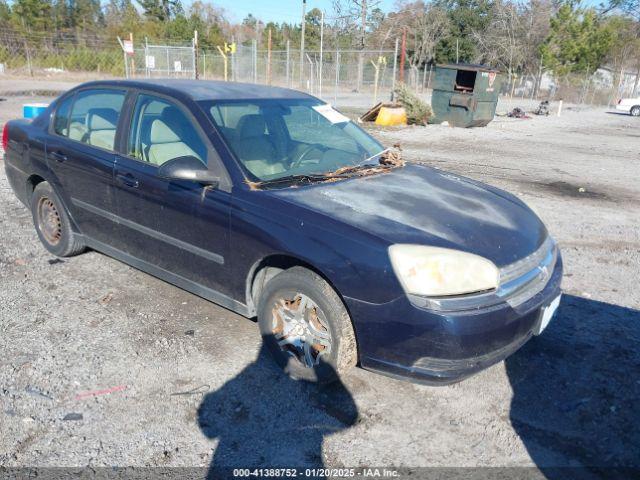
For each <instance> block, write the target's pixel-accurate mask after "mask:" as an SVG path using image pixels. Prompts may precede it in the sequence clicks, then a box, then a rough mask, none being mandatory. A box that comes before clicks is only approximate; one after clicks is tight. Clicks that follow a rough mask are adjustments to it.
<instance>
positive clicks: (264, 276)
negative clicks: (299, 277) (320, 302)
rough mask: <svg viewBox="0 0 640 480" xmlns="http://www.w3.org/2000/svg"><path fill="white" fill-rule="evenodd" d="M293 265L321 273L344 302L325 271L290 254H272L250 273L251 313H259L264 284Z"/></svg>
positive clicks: (248, 293) (248, 303)
mask: <svg viewBox="0 0 640 480" xmlns="http://www.w3.org/2000/svg"><path fill="white" fill-rule="evenodd" d="M291 267H304V268H306V269H308V270H311V271H312V272H314V273H316V274H318V275H320V276H321V277H322V278H323V279H324V281H325V282H327V283H328V284H329V285H331V288H333V290H334V291H335V292H336V293H337V294H338V296H339V297H340V299H341V300H342V303H344V299H343V298H342V295H341V294H340V292H339V291H338V289H336V287H335V285H333V283H332V282H331V280H329V279H328V278H327V276H326V275H325V274H324V273H322V272H321V271H320V270H318V269H317V268H316V267H314V266H313V265H311V264H310V263H308V262H305V261H304V260H301V259H299V258H296V257H293V256H290V255H271V256H269V257H265V258H263V259H262V260H260V261H259V262H256V263H255V264H254V265H253V267H252V268H251V270H250V272H249V275H248V276H247V287H246V296H247V307H249V313H250V315H254V316H255V315H256V314H257V303H258V299H259V298H260V294H261V293H262V290H263V289H264V286H265V285H266V284H267V282H268V281H269V280H271V279H272V278H273V277H275V276H276V275H277V274H278V273H280V272H282V271H283V270H287V269H289V268H291ZM345 308H346V305H345Z"/></svg>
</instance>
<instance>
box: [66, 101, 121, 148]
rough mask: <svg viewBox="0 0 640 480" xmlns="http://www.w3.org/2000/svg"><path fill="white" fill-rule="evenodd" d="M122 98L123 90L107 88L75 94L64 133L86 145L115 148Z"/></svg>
mask: <svg viewBox="0 0 640 480" xmlns="http://www.w3.org/2000/svg"><path fill="white" fill-rule="evenodd" d="M124 97H125V93H124V92H122V91H116V90H107V89H104V90H84V91H81V92H80V93H78V95H77V96H76V100H75V102H74V103H73V108H72V109H71V118H70V121H69V124H68V131H67V134H66V136H68V137H69V138H70V139H71V140H75V141H77V142H82V143H86V144H87V145H93V146H94V147H99V148H104V149H106V150H114V147H115V140H116V128H117V126H118V119H119V117H120V111H121V110H122V104H123V103H124Z"/></svg>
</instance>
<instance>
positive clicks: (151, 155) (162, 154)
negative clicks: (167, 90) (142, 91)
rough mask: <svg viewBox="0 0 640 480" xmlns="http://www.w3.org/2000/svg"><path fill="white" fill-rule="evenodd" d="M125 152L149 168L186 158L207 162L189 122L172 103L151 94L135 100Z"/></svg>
mask: <svg viewBox="0 0 640 480" xmlns="http://www.w3.org/2000/svg"><path fill="white" fill-rule="evenodd" d="M128 152H129V155H130V156H132V157H134V158H136V159H138V160H141V161H143V162H148V163H151V164H153V165H162V164H163V163H165V162H168V161H169V160H173V159H175V158H178V157H186V156H191V157H196V158H197V159H198V160H200V161H201V162H202V163H204V164H206V160H207V147H206V146H205V144H204V142H203V141H202V139H201V138H200V136H199V135H198V133H197V130H196V128H195V126H194V125H193V124H192V122H191V120H189V118H187V116H186V115H185V114H184V113H183V112H182V110H181V109H180V108H178V107H177V106H176V105H174V104H173V103H171V102H169V101H167V100H164V99H161V98H158V97H154V96H151V95H140V96H139V97H138V100H137V102H136V108H135V111H134V114H133V121H132V122H131V132H130V134H129V146H128Z"/></svg>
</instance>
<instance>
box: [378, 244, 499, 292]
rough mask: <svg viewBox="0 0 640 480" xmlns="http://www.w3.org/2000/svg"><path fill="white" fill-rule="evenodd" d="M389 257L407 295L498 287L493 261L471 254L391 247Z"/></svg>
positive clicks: (455, 251)
mask: <svg viewBox="0 0 640 480" xmlns="http://www.w3.org/2000/svg"><path fill="white" fill-rule="evenodd" d="M389 257H390V258H391V264H392V265H393V270H394V271H395V273H396V275H397V277H398V280H400V283H401V284H402V287H403V288H404V290H405V292H406V293H409V294H413V295H426V296H430V297H441V296H447V295H460V294H463V293H473V292H481V291H483V290H492V289H494V288H497V287H498V285H499V283H500V272H499V270H498V268H497V267H496V266H495V265H494V264H493V262H491V261H489V260H487V259H486V258H483V257H480V256H478V255H473V254H471V253H466V252H460V251H458V250H451V249H448V248H438V247H427V246H423V245H401V244H399V245H392V246H391V247H389Z"/></svg>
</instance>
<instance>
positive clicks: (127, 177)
mask: <svg viewBox="0 0 640 480" xmlns="http://www.w3.org/2000/svg"><path fill="white" fill-rule="evenodd" d="M116 180H118V181H119V182H120V183H122V184H124V185H126V186H127V187H131V188H138V185H139V184H140V183H139V182H138V179H137V178H136V177H134V176H133V175H131V174H130V173H116Z"/></svg>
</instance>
